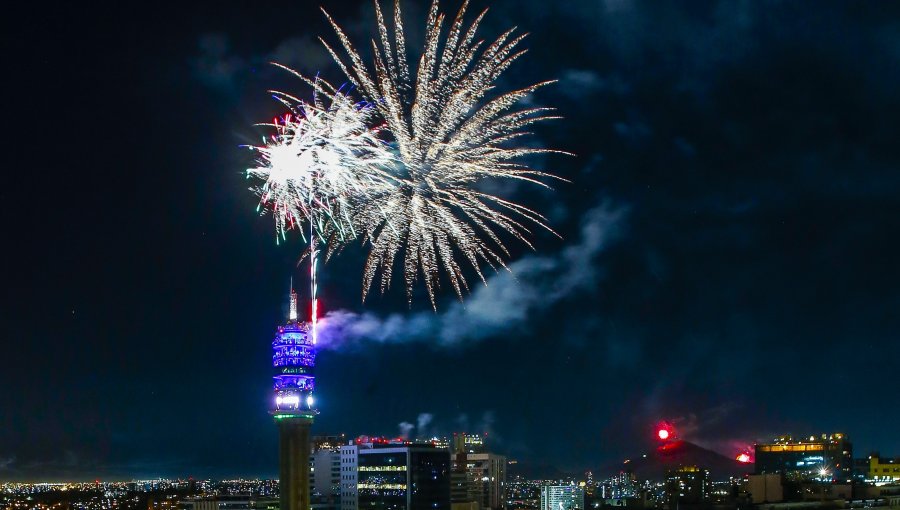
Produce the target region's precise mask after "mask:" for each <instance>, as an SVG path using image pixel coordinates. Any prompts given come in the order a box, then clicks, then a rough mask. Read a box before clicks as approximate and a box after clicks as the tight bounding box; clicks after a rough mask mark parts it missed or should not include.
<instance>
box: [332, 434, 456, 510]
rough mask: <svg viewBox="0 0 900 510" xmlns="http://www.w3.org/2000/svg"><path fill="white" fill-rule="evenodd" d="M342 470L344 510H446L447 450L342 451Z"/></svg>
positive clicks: (383, 447)
mask: <svg viewBox="0 0 900 510" xmlns="http://www.w3.org/2000/svg"><path fill="white" fill-rule="evenodd" d="M341 465H342V466H344V467H345V468H346V470H345V471H344V473H346V474H345V475H344V476H343V477H342V478H343V479H344V480H345V481H346V483H344V484H342V485H343V489H342V492H343V494H342V498H341V508H342V509H343V510H450V452H448V451H447V450H446V449H442V448H435V447H434V446H431V445H413V444H365V445H352V446H345V447H341ZM350 472H352V474H351V473H350Z"/></svg>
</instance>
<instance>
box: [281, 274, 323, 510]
mask: <svg viewBox="0 0 900 510" xmlns="http://www.w3.org/2000/svg"><path fill="white" fill-rule="evenodd" d="M310 327H311V326H310V323H308V322H301V321H299V320H298V319H297V293H296V292H294V290H293V289H291V306H290V315H289V316H288V321H287V323H286V324H284V325H283V326H279V327H278V330H277V332H276V334H275V339H274V340H273V341H272V351H273V353H272V366H273V367H274V369H275V374H274V377H273V378H274V380H275V384H274V389H273V393H274V395H273V397H272V408H271V411H270V412H271V414H272V416H273V417H274V418H275V422H276V423H277V424H278V436H279V447H278V448H279V451H278V453H279V464H280V470H279V471H280V477H279V486H280V488H281V510H309V509H310V501H309V455H310V451H309V429H310V427H311V426H312V423H313V419H314V418H315V416H316V414H318V411H317V410H316V408H315V399H314V398H313V392H314V391H315V383H316V376H315V365H316V346H315V344H314V340H313V335H312V332H311V331H310Z"/></svg>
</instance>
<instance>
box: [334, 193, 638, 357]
mask: <svg viewBox="0 0 900 510" xmlns="http://www.w3.org/2000/svg"><path fill="white" fill-rule="evenodd" d="M625 214H626V211H625V210H624V209H622V208H613V207H611V206H609V205H608V204H603V205H600V206H598V207H596V208H594V209H592V210H590V211H588V212H587V214H585V217H584V221H583V223H582V227H581V236H580V239H579V240H578V243H577V244H574V245H570V246H568V247H566V248H564V249H563V250H561V251H560V252H558V253H556V254H555V255H529V256H526V257H523V258H522V259H520V260H518V261H516V262H513V263H512V264H510V266H509V269H510V270H509V271H499V272H497V273H495V274H494V275H493V276H491V277H490V278H488V281H487V284H486V285H478V286H475V288H474V290H473V292H472V294H471V295H470V296H469V297H468V298H467V299H466V300H465V302H463V303H460V302H453V303H452V304H450V305H449V306H448V307H446V308H444V309H443V310H442V311H441V312H439V313H437V314H434V313H430V312H422V313H415V314H408V315H403V314H397V313H395V314H391V315H388V316H386V317H382V316H378V315H376V314H373V313H368V312H366V313H356V312H351V311H347V310H336V311H333V312H329V313H328V315H327V316H326V317H325V318H324V319H322V321H321V322H320V323H319V325H320V328H321V329H320V330H319V342H320V345H321V346H322V347H323V348H325V349H342V348H345V347H347V346H353V345H358V344H360V343H367V342H374V343H394V342H396V343H400V342H410V341H430V342H433V343H437V344H440V345H444V346H452V345H459V344H462V343H464V342H472V341H477V340H482V339H485V338H488V337H491V336H494V335H496V334H498V333H502V332H505V331H509V330H513V329H515V328H517V327H521V326H523V325H524V324H525V322H526V319H528V318H530V317H533V315H534V313H535V312H536V311H539V310H541V309H544V308H546V307H549V306H550V305H552V304H554V303H556V302H557V301H559V300H560V299H562V298H564V297H566V296H569V295H572V294H574V293H576V292H580V291H586V290H587V291H589V290H591V289H593V288H595V286H596V284H597V283H598V280H599V279H600V276H601V274H600V271H599V268H598V267H596V264H595V262H594V260H593V259H594V258H595V257H596V255H597V254H598V253H599V252H600V251H602V250H603V249H604V248H605V247H606V245H607V244H608V243H609V242H610V240H611V239H612V238H614V237H615V235H616V234H617V232H618V231H619V229H620V223H621V222H622V220H623V218H624V216H625Z"/></svg>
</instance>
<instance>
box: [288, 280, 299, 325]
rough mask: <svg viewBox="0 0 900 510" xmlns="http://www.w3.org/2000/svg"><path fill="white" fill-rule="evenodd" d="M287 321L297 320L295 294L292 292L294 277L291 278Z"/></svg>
mask: <svg viewBox="0 0 900 510" xmlns="http://www.w3.org/2000/svg"><path fill="white" fill-rule="evenodd" d="M288 320H291V321H296V320H297V293H296V292H294V277H293V276H291V294H290V311H289V312H288Z"/></svg>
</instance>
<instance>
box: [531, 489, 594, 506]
mask: <svg viewBox="0 0 900 510" xmlns="http://www.w3.org/2000/svg"><path fill="white" fill-rule="evenodd" d="M540 510H584V489H583V488H582V487H579V486H577V485H575V484H569V485H550V484H546V485H542V486H541V508H540Z"/></svg>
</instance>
